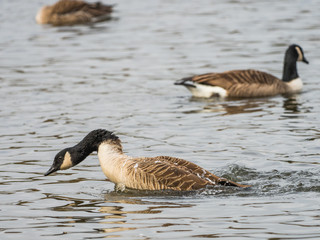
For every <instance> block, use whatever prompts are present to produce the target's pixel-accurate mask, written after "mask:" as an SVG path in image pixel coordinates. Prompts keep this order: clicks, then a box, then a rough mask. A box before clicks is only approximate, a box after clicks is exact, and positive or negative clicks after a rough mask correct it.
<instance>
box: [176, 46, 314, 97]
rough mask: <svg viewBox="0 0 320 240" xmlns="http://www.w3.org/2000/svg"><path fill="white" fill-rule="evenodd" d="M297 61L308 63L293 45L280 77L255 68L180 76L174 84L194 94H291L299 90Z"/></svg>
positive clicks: (241, 95) (300, 85)
mask: <svg viewBox="0 0 320 240" xmlns="http://www.w3.org/2000/svg"><path fill="white" fill-rule="evenodd" d="M297 61H302V62H305V63H307V64H308V63H309V62H308V61H307V59H306V58H305V57H304V54H303V50H302V48H301V47H300V46H298V45H296V44H292V45H290V46H289V48H288V49H287V51H286V53H285V58H284V66H283V76H282V80H280V79H278V78H277V77H275V76H273V75H271V74H269V73H265V72H261V71H257V70H252V69H249V70H233V71H227V72H222V73H207V74H202V75H197V76H193V77H188V78H183V79H181V80H179V81H177V82H175V85H183V86H185V87H186V88H187V89H188V90H189V91H190V92H191V93H192V95H193V96H195V97H203V98H210V97H222V98H225V97H231V98H232V97H234V98H243V97H266V96H274V95H278V94H292V93H296V92H299V91H300V90H301V89H302V81H301V79H300V78H299V75H298V71H297Z"/></svg>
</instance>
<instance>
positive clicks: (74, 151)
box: [45, 129, 248, 191]
mask: <svg viewBox="0 0 320 240" xmlns="http://www.w3.org/2000/svg"><path fill="white" fill-rule="evenodd" d="M93 151H98V158H99V161H100V165H101V168H102V170H103V172H104V174H105V175H106V177H107V178H108V179H110V180H111V181H112V182H114V183H115V184H116V188H117V189H120V190H123V189H125V188H132V189H140V190H164V189H171V190H178V191H189V190H197V189H201V188H205V187H206V186H210V185H211V186H214V185H226V186H236V187H248V186H247V185H242V184H239V183H236V182H233V181H230V180H228V179H225V178H220V177H217V176H215V175H214V174H212V173H211V172H209V171H207V170H205V169H203V168H202V167H200V166H198V165H196V164H194V163H192V162H189V161H186V160H183V159H179V158H175V157H169V156H158V157H138V158H134V157H129V156H127V155H126V154H124V153H123V151H122V146H121V143H120V140H119V138H118V137H117V136H115V135H114V134H113V133H111V132H109V131H106V130H102V129H98V130H94V131H92V132H90V133H89V134H88V135H87V136H86V137H85V138H84V139H83V140H82V141H81V142H80V143H78V144H77V145H75V146H74V147H71V148H66V149H64V150H62V151H60V152H59V153H58V154H57V155H56V157H55V159H54V162H53V164H52V166H51V168H50V169H49V170H48V172H46V173H45V175H49V174H51V173H53V172H56V171H58V170H63V169H67V168H70V167H72V166H75V165H76V164H78V163H80V162H81V161H83V160H84V159H85V158H86V157H87V156H88V155H89V154H90V153H91V152H93Z"/></svg>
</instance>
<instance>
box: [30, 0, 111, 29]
mask: <svg viewBox="0 0 320 240" xmlns="http://www.w3.org/2000/svg"><path fill="white" fill-rule="evenodd" d="M112 11H113V6H112V5H106V4H102V3H101V2H95V3H87V2H84V1H81V0H59V1H58V2H56V3H55V4H53V5H51V6H44V7H42V8H41V9H40V10H39V11H38V13H37V15H36V21H37V23H39V24H51V25H53V26H71V25H76V24H87V23H95V22H101V21H105V20H109V19H110V15H111V13H112Z"/></svg>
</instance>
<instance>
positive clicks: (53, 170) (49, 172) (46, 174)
mask: <svg viewBox="0 0 320 240" xmlns="http://www.w3.org/2000/svg"><path fill="white" fill-rule="evenodd" d="M58 170H59V169H56V168H55V167H54V166H51V168H50V169H49V170H48V171H47V172H46V173H45V174H44V176H48V175H49V174H51V173H54V172H56V171H58Z"/></svg>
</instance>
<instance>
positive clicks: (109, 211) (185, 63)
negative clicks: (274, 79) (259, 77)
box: [0, 0, 320, 240]
mask: <svg viewBox="0 0 320 240" xmlns="http://www.w3.org/2000/svg"><path fill="white" fill-rule="evenodd" d="M53 2H54V1H51V0H50V1H44V0H34V1H22V0H16V1H11V0H1V1H0V9H1V10H0V12H1V14H0V83H1V85H0V94H1V101H0V106H1V107H0V113H1V121H0V129H1V132H0V134H1V135H0V139H1V151H0V158H1V159H0V177H1V183H0V189H1V190H0V194H1V203H0V206H1V207H0V230H1V231H0V238H1V239H26V240H28V239H68V240H69V239H100V238H111V239H205V238H220V239H320V205H319V199H320V180H319V174H320V168H319V152H320V145H319V141H320V130H319V120H320V95H319V90H320V87H319V76H320V74H319V69H320V60H319V55H320V52H319V49H320V41H319V38H320V34H319V30H320V4H319V2H318V1H316V0H315V1H311V0H310V1H308V0H307V1H298V0H290V1H289V0H284V1H253V0H247V1H215V0H203V1H182V0H173V1H172V0H170V1H168V0H162V1H160V0H152V1H150V0H148V1H126V0H120V1H117V2H116V4H117V5H116V6H115V10H116V11H115V13H114V14H113V19H112V20H111V21H108V22H103V23H99V24H96V25H94V26H75V27H60V28H54V27H50V26H40V25H37V24H36V23H35V20H34V17H35V14H36V12H37V10H38V8H39V7H41V6H42V5H44V4H48V3H53ZM109 3H114V2H109ZM291 43H297V44H300V45H301V46H302V47H303V49H304V51H305V56H306V58H307V59H308V60H309V61H310V64H309V65H306V64H303V63H299V64H298V70H299V74H300V76H301V78H302V79H303V81H304V84H305V85H304V90H303V92H302V93H301V94H299V95H297V96H293V97H283V96H277V97H272V98H260V99H250V100H248V99H243V100H225V101H222V100H203V99H193V98H191V97H190V93H189V92H188V91H187V90H186V89H184V88H182V87H179V86H175V85H173V82H174V81H175V80H178V79H180V78H182V77H186V76H190V75H192V74H201V73H206V72H211V71H225V70H231V69H241V68H256V69H260V70H263V71H268V72H270V73H272V74H274V75H276V76H279V77H281V74H282V63H283V57H284V52H285V50H286V48H287V46H288V45H289V44H291ZM96 128H106V129H108V130H110V131H114V132H115V133H116V134H117V135H118V136H119V137H120V138H121V139H122V142H123V147H124V150H125V152H126V153H127V154H129V155H132V156H158V155H169V156H175V157H180V158H184V159H187V160H190V161H192V162H194V163H197V164H199V165H200V166H203V167H204V168H206V169H208V170H210V171H212V172H213V173H215V174H216V175H218V176H224V177H227V178H230V179H232V180H234V181H238V182H240V183H243V184H251V185H252V188H250V189H248V190H239V189H234V188H231V187H229V188H228V187H220V188H214V189H207V190H203V191H200V192H195V193H182V194H172V193H166V192H164V193H161V194H157V193H145V192H137V191H130V192H127V193H116V192H114V191H113V187H114V185H113V183H111V182H109V181H108V180H106V178H105V176H104V175H103V173H102V171H101V169H100V166H99V163H98V160H97V156H96V155H95V154H93V155H91V156H90V157H89V158H88V159H87V160H86V161H84V162H83V163H82V164H80V165H78V166H76V167H74V168H72V169H69V170H66V171H61V172H59V173H57V174H54V175H52V176H47V177H44V176H43V173H44V172H45V171H47V170H48V168H49V167H50V165H51V163H52V160H53V157H54V155H55V154H56V153H57V151H59V150H61V149H62V148H64V147H68V146H73V145H74V144H76V143H77V142H78V141H79V140H81V139H82V138H83V137H84V135H85V134H87V133H88V132H89V131H91V130H93V129H96Z"/></svg>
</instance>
